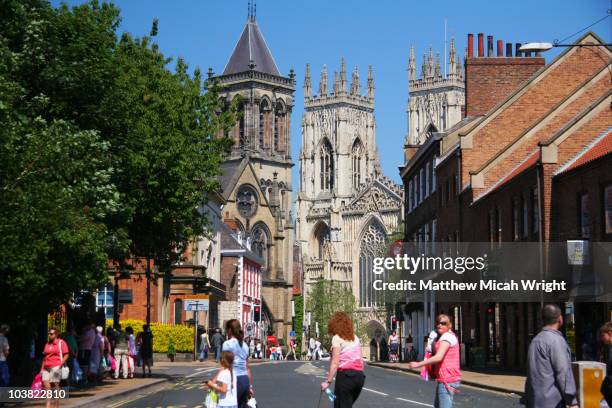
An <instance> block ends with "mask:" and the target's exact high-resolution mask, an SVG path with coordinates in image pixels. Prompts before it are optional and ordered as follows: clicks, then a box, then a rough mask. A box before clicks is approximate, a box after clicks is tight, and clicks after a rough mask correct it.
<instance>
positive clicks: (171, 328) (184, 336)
mask: <svg viewBox="0 0 612 408" xmlns="http://www.w3.org/2000/svg"><path fill="white" fill-rule="evenodd" d="M119 323H120V324H121V329H122V330H125V328H126V327H128V326H131V327H132V329H134V337H136V336H137V335H138V333H140V332H142V326H143V325H144V324H145V322H144V321H143V320H135V319H126V320H121V321H120V322H119ZM106 327H113V321H112V320H107V321H106ZM193 330H194V328H193V327H192V326H187V325H182V324H176V325H174V324H166V323H151V331H152V332H153V352H154V353H167V352H168V344H169V343H170V340H172V342H173V343H174V348H175V350H176V352H177V353H193V336H194V333H193Z"/></svg>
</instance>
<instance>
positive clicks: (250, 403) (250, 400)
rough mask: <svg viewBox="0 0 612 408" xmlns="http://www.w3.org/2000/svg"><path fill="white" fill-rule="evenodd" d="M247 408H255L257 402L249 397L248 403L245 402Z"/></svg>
mask: <svg viewBox="0 0 612 408" xmlns="http://www.w3.org/2000/svg"><path fill="white" fill-rule="evenodd" d="M247 407H249V408H257V401H256V400H255V398H253V397H251V398H250V399H249V401H248V402H247Z"/></svg>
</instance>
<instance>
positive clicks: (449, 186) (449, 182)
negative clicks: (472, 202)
mask: <svg viewBox="0 0 612 408" xmlns="http://www.w3.org/2000/svg"><path fill="white" fill-rule="evenodd" d="M450 198H451V181H450V179H448V180H446V203H448V202H449V201H450Z"/></svg>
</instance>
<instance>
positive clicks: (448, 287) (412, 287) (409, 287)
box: [372, 279, 567, 293]
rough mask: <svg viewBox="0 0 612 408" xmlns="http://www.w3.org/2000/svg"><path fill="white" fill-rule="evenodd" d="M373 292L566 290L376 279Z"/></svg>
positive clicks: (556, 285)
mask: <svg viewBox="0 0 612 408" xmlns="http://www.w3.org/2000/svg"><path fill="white" fill-rule="evenodd" d="M372 286H373V287H374V290H391V291H416V290H431V291H519V290H523V291H538V292H547V293H551V292H555V291H565V290H567V285H566V282H565V281H557V280H556V279H553V280H551V281H546V280H535V279H523V280H519V281H515V280H514V279H513V280H510V281H497V280H494V279H493V280H480V281H478V282H456V281H454V280H446V281H439V282H437V281H433V280H424V279H421V280H419V281H416V282H415V281H411V280H407V279H402V280H400V281H398V282H385V281H383V280H381V279H377V280H375V281H374V282H372Z"/></svg>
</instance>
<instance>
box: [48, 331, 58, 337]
mask: <svg viewBox="0 0 612 408" xmlns="http://www.w3.org/2000/svg"><path fill="white" fill-rule="evenodd" d="M47 334H49V336H55V335H56V334H57V333H55V332H52V331H50V332H49V333H47Z"/></svg>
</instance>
